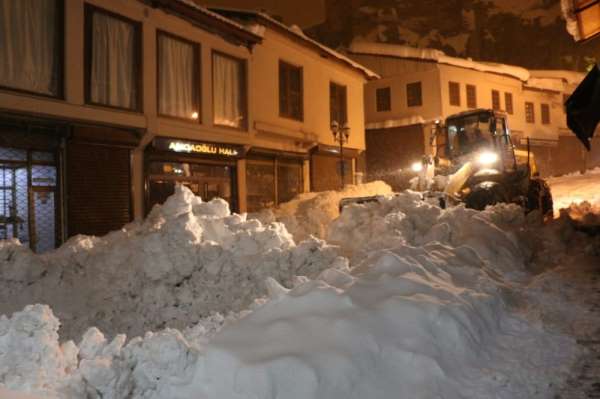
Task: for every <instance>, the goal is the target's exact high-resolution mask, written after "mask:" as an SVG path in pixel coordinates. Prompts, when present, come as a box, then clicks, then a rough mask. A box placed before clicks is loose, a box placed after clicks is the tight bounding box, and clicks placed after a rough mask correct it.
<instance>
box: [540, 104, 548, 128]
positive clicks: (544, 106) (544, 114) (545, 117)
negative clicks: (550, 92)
mask: <svg viewBox="0 0 600 399" xmlns="http://www.w3.org/2000/svg"><path fill="white" fill-rule="evenodd" d="M542 124H544V125H549V124H550V105H548V104H542Z"/></svg>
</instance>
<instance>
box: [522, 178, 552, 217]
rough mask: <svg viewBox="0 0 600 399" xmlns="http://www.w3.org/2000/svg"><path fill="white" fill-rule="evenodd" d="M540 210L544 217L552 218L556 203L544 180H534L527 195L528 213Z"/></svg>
mask: <svg viewBox="0 0 600 399" xmlns="http://www.w3.org/2000/svg"><path fill="white" fill-rule="evenodd" d="M535 210H539V211H540V212H541V213H542V215H544V216H551V215H552V212H554V201H553V200H552V192H551V191H550V186H548V183H546V181H545V180H542V179H532V180H531V182H530V183H529V191H528V193H527V211H528V212H531V211H535Z"/></svg>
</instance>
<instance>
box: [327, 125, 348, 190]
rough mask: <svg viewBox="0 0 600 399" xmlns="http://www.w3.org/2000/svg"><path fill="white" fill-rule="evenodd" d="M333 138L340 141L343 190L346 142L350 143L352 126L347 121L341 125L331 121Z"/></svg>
mask: <svg viewBox="0 0 600 399" xmlns="http://www.w3.org/2000/svg"><path fill="white" fill-rule="evenodd" d="M331 133H332V134H333V140H334V141H335V142H338V143H340V175H341V176H342V190H343V189H344V169H345V168H344V144H346V143H348V137H349V136H350V127H349V126H348V124H347V123H346V122H344V123H343V124H342V125H340V124H339V123H338V122H337V121H333V122H331Z"/></svg>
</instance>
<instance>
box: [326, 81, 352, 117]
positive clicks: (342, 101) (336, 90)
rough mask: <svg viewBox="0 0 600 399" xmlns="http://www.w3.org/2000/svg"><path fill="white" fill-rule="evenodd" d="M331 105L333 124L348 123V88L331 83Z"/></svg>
mask: <svg viewBox="0 0 600 399" xmlns="http://www.w3.org/2000/svg"><path fill="white" fill-rule="evenodd" d="M329 104H330V108H329V110H330V118H331V122H333V121H336V122H337V123H339V124H344V123H346V122H348V110H347V106H348V105H347V101H346V86H341V85H338V84H336V83H333V82H331V83H329Z"/></svg>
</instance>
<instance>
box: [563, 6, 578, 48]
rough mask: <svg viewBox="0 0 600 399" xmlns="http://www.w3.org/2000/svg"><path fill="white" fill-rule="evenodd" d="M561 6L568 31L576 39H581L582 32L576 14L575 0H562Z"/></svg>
mask: <svg viewBox="0 0 600 399" xmlns="http://www.w3.org/2000/svg"><path fill="white" fill-rule="evenodd" d="M560 6H561V9H562V14H563V17H564V19H565V21H566V22H567V32H569V33H570V34H571V36H573V38H574V39H575V40H576V41H579V40H581V34H580V33H579V24H578V22H577V17H576V16H575V4H574V2H573V0H561V1H560Z"/></svg>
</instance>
